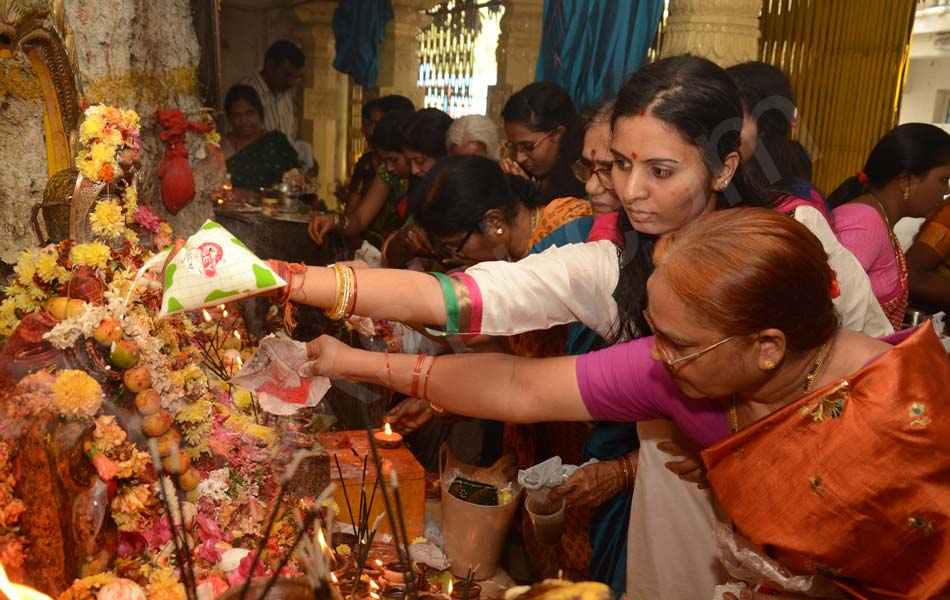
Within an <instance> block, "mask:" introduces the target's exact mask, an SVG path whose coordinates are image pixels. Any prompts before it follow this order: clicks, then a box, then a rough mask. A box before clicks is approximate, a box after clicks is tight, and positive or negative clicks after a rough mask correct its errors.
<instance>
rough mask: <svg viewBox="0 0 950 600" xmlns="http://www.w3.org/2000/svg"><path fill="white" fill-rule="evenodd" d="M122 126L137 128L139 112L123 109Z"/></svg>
mask: <svg viewBox="0 0 950 600" xmlns="http://www.w3.org/2000/svg"><path fill="white" fill-rule="evenodd" d="M122 126H123V127H125V128H126V129H138V128H139V113H137V112H135V111H134V110H123V111H122Z"/></svg>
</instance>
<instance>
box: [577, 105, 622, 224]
mask: <svg viewBox="0 0 950 600" xmlns="http://www.w3.org/2000/svg"><path fill="white" fill-rule="evenodd" d="M613 112H614V100H613V99H612V98H611V99H610V100H605V101H604V102H601V103H600V104H597V105H596V106H594V107H592V108H591V109H590V110H588V111H587V112H586V113H584V116H583V122H584V149H583V150H582V151H581V157H580V158H578V159H577V160H576V161H574V163H573V164H572V165H571V170H572V171H573V172H574V177H576V178H577V180H578V181H579V182H581V183H583V184H584V191H585V192H587V200H589V201H590V208H591V210H592V211H593V212H594V216H595V217H599V216H600V215H605V214H607V213H611V212H615V211H618V210H620V200H618V199H617V196H616V195H615V194H614V193H613V190H611V189H610V187H611V186H610V167H611V166H612V165H613V160H612V158H611V155H610V119H611V117H612V116H613ZM605 181H606V182H607V184H606V185H605V184H604V182H605Z"/></svg>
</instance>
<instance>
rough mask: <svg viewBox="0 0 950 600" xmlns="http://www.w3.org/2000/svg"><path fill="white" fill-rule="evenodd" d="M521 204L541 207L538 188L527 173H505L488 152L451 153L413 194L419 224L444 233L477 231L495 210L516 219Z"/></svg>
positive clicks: (429, 229) (446, 234)
mask: <svg viewBox="0 0 950 600" xmlns="http://www.w3.org/2000/svg"><path fill="white" fill-rule="evenodd" d="M519 204H522V205H524V206H526V207H528V208H531V207H534V206H538V205H540V204H541V197H540V195H539V193H538V191H537V189H536V188H535V187H534V186H533V185H532V184H531V182H529V181H528V180H526V179H524V178H523V177H518V176H516V175H510V174H507V173H505V172H503V171H502V170H501V167H500V166H499V164H498V163H497V162H495V161H493V160H491V159H490V158H485V157H484V156H473V155H454V156H447V157H445V158H443V159H442V160H440V161H439V162H437V163H436V164H435V166H434V167H432V169H430V170H429V172H428V174H426V176H425V178H424V179H423V180H422V181H421V182H420V184H419V185H416V186H413V187H412V189H411V190H410V192H409V206H410V207H411V209H412V214H413V216H414V217H415V219H416V222H418V223H419V224H420V225H421V226H422V227H423V228H424V229H425V230H426V231H428V232H429V233H431V234H433V235H436V236H439V237H447V236H452V235H456V234H459V233H464V232H467V231H470V230H472V229H473V228H474V227H476V226H477V225H478V224H479V223H481V221H482V218H483V217H484V215H485V213H486V212H487V211H489V210H491V209H493V208H495V209H498V210H500V211H501V212H502V214H503V215H504V216H505V219H507V220H511V219H513V218H514V216H515V214H516V213H517V209H518V205H519Z"/></svg>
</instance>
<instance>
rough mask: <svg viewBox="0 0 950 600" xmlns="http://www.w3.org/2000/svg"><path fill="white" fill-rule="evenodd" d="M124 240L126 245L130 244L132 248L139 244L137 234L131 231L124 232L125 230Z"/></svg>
mask: <svg viewBox="0 0 950 600" xmlns="http://www.w3.org/2000/svg"><path fill="white" fill-rule="evenodd" d="M125 240H126V241H127V242H128V243H130V244H132V245H133V246H135V245H137V244H138V243H139V234H137V233H135V232H134V231H132V230H131V229H126V230H125Z"/></svg>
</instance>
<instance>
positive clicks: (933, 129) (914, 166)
mask: <svg viewBox="0 0 950 600" xmlns="http://www.w3.org/2000/svg"><path fill="white" fill-rule="evenodd" d="M946 164H950V134H948V133H947V132H946V131H944V130H943V129H940V128H939V127H937V126H936V125H930V124H929V123H905V124H904V125H899V126H897V127H895V128H894V129H891V130H890V131H888V132H887V133H885V134H884V137H882V138H881V140H880V141H879V142H878V143H877V144H875V146H874V148H873V149H872V150H871V154H869V155H868V160H867V162H865V163H864V168H863V169H861V170H862V172H863V174H864V175H865V176H866V177H867V183H862V182H861V179H862V178H860V177H858V176H857V175H853V176H851V177H849V178H847V179H845V180H844V182H843V183H842V184H841V185H839V186H838V187H837V188H836V189H835V191H833V192H831V194H830V195H829V196H828V206H830V207H831V208H837V207H838V206H841V205H842V204H846V203H848V202H850V201H851V200H854V199H855V198H857V197H858V196H860V195H862V194H864V193H866V192H867V191H868V188H871V189H878V188H882V187H884V186H885V185H887V184H888V183H890V182H891V181H893V180H895V179H897V178H898V177H900V176H902V175H911V176H914V177H923V176H924V175H926V174H927V173H929V172H930V170H931V169H933V168H934V167H939V166H942V165H946Z"/></svg>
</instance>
